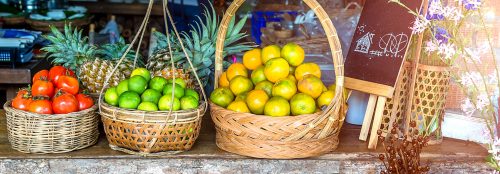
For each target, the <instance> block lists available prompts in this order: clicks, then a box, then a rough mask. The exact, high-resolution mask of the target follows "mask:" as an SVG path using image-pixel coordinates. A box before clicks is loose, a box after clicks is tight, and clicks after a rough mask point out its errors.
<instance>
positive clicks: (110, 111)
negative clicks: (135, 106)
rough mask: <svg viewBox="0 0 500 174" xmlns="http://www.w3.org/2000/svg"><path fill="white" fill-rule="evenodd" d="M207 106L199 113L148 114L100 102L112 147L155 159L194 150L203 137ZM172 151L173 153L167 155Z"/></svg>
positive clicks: (203, 106)
mask: <svg viewBox="0 0 500 174" xmlns="http://www.w3.org/2000/svg"><path fill="white" fill-rule="evenodd" d="M205 106H206V105H205V104H203V103H202V104H200V107H198V109H196V110H189V111H176V112H172V113H171V114H170V113H169V112H168V111H157V112H146V111H139V110H127V109H122V108H118V107H114V106H111V105H108V104H106V102H104V101H101V102H100V107H101V112H100V113H101V119H102V122H103V124H104V131H105V132H106V137H107V139H108V141H109V146H110V147H111V148H112V149H114V150H118V151H122V152H126V153H129V154H134V155H142V156H148V155H149V156H155V155H163V154H164V153H162V152H165V153H170V154H173V153H177V152H180V151H186V150H189V149H191V147H192V146H193V144H194V142H195V141H196V138H198V135H199V134H200V129H201V120H202V117H203V114H204V113H205ZM166 151H171V152H166Z"/></svg>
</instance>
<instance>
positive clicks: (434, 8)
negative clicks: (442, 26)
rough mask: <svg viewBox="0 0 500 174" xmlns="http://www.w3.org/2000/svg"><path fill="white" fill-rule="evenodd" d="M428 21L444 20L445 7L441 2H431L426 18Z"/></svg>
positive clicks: (433, 0)
mask: <svg viewBox="0 0 500 174" xmlns="http://www.w3.org/2000/svg"><path fill="white" fill-rule="evenodd" d="M425 17H426V19H427V20H444V15H443V5H442V4H441V0H430V1H429V9H428V10H427V15H426V16H425Z"/></svg>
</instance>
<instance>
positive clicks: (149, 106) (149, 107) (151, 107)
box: [137, 102, 158, 111]
mask: <svg viewBox="0 0 500 174" xmlns="http://www.w3.org/2000/svg"><path fill="white" fill-rule="evenodd" d="M137 109H138V110H141V111H157V110H158V106H156V104H154V103H152V102H142V103H141V104H139V106H137Z"/></svg>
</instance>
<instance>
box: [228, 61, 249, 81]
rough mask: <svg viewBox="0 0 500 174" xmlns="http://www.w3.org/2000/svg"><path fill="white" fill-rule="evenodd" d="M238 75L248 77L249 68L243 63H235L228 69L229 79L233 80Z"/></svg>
mask: <svg viewBox="0 0 500 174" xmlns="http://www.w3.org/2000/svg"><path fill="white" fill-rule="evenodd" d="M236 76H243V77H248V70H247V68H245V66H244V65H243V64H241V63H233V64H232V65H231V66H229V68H227V71H226V77H227V80H228V81H231V80H232V79H233V78H234V77H236Z"/></svg>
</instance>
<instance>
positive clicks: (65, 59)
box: [42, 24, 97, 71]
mask: <svg viewBox="0 0 500 174" xmlns="http://www.w3.org/2000/svg"><path fill="white" fill-rule="evenodd" d="M50 31H51V32H52V35H48V36H45V38H46V39H47V40H49V41H50V42H52V44H50V45H48V46H45V47H43V48H42V50H43V51H46V52H47V53H49V56H48V57H49V58H52V63H53V64H60V65H63V66H65V67H67V68H69V69H71V70H73V71H76V70H77V67H78V66H79V65H81V64H83V63H85V62H87V61H90V60H93V59H94V58H95V55H96V51H97V48H96V47H94V46H92V45H89V44H88V38H87V37H82V30H78V29H77V28H76V27H75V28H71V24H66V25H64V33H61V32H60V31H59V30H58V29H57V28H56V27H54V26H50Z"/></svg>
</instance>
